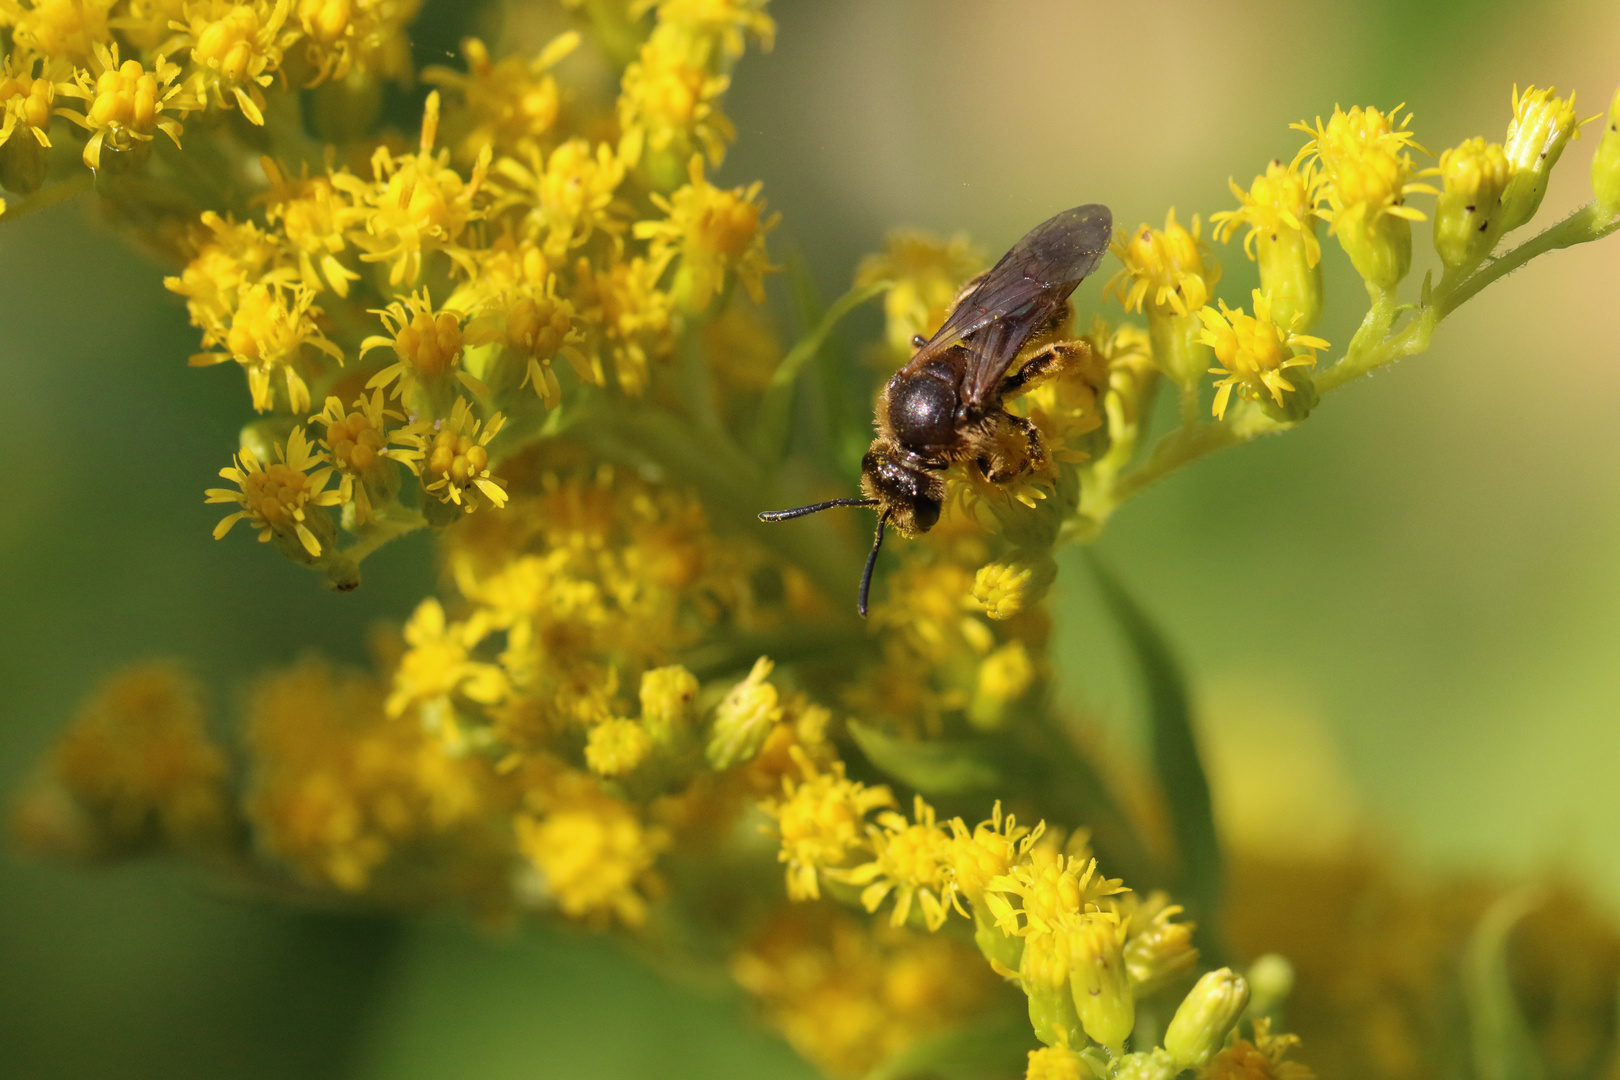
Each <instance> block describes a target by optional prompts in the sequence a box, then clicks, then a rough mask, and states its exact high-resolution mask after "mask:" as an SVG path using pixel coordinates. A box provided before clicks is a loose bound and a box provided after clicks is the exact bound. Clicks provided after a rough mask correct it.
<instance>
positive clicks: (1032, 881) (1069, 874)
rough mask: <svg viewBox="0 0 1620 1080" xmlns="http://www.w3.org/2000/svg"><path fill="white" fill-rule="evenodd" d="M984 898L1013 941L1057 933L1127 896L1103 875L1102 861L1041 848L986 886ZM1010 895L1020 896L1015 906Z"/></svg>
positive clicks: (1116, 883)
mask: <svg viewBox="0 0 1620 1080" xmlns="http://www.w3.org/2000/svg"><path fill="white" fill-rule="evenodd" d="M984 888H985V893H984V899H985V904H986V906H988V907H989V909H990V913H991V914H992V915H993V916H994V917H995V920H996V925H997V926H999V927H1001V929H1002V931H1003V932H1005V933H1007V934H1008V935H1010V936H1012V937H1028V936H1029V935H1031V934H1052V933H1056V932H1057V931H1058V930H1059V929H1060V928H1061V927H1063V926H1067V925H1069V924H1071V923H1072V922H1073V920H1074V919H1075V918H1076V917H1078V916H1080V915H1083V914H1085V913H1087V912H1094V911H1098V910H1100V908H1099V904H1100V903H1101V902H1102V901H1103V900H1104V899H1105V898H1107V897H1110V896H1113V895H1115V894H1116V893H1121V892H1124V891H1125V887H1124V885H1122V884H1121V883H1120V881H1119V879H1118V878H1106V877H1102V876H1101V875H1099V874H1098V873H1097V860H1096V859H1091V858H1080V857H1079V856H1073V855H1070V856H1065V855H1064V854H1062V853H1061V852H1059V851H1056V850H1055V849H1053V848H1052V847H1050V846H1047V845H1037V846H1033V847H1031V848H1030V849H1029V851H1028V853H1027V854H1026V855H1025V856H1024V858H1022V859H1021V860H1020V861H1019V862H1018V864H1017V865H1015V866H1013V867H1012V868H1011V869H1009V870H1008V871H1007V873H1005V874H998V875H997V876H996V877H994V878H992V879H991V880H990V882H989V883H988V884H987V885H985V887H984ZM1009 896H1014V897H1017V898H1018V900H1019V901H1020V906H1019V907H1016V908H1015V907H1013V906H1012V903H1011V901H1010V900H1008V897H1009Z"/></svg>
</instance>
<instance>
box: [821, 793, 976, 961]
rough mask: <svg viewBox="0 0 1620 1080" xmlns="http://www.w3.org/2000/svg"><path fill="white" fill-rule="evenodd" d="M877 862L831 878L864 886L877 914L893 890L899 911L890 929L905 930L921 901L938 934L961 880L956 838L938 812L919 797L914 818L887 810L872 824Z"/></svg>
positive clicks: (925, 919)
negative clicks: (956, 870)
mask: <svg viewBox="0 0 1620 1080" xmlns="http://www.w3.org/2000/svg"><path fill="white" fill-rule="evenodd" d="M867 834H868V836H869V837H870V838H871V844H872V853H873V858H872V861H871V862H868V863H864V864H862V865H860V866H857V867H855V868H853V869H851V870H845V871H840V872H835V873H832V874H830V875H829V876H833V877H836V878H837V879H838V880H839V881H847V882H849V883H850V884H851V885H863V886H865V888H863V889H862V890H861V905H862V906H863V907H865V908H866V910H867V911H876V910H877V909H878V908H879V907H881V906H882V905H883V901H884V900H885V899H886V898H887V897H888V895H889V894H890V893H891V892H893V893H894V895H895V899H894V911H893V912H892V913H891V914H890V916H889V925H890V926H904V925H905V924H906V919H907V918H908V917H909V916H910V915H911V905H912V902H913V901H915V902H916V903H917V904H918V905H919V906H920V907H921V909H922V915H923V922H924V923H925V924H926V925H927V926H928V929H929V930H938V929H939V928H940V927H941V926H942V925H944V923H945V920H946V918H947V917H949V915H950V913H951V906H952V905H953V904H955V905H957V907H958V908H960V903H959V902H958V901H957V899H956V894H957V887H956V880H955V878H954V877H953V876H952V874H951V869H952V867H953V865H954V861H955V860H954V858H953V855H954V851H953V845H952V843H951V836H950V834H949V833H948V832H947V831H946V830H945V829H942V828H941V827H940V826H939V825H938V824H936V823H935V820H934V808H933V807H932V806H929V805H928V804H927V803H925V802H923V799H922V796H921V795H918V796H917V797H916V802H915V805H914V806H913V807H912V820H911V821H907V820H906V818H905V816H904V815H902V814H898V813H895V812H893V811H885V812H884V813H881V814H879V815H878V817H877V824H876V825H869V826H867Z"/></svg>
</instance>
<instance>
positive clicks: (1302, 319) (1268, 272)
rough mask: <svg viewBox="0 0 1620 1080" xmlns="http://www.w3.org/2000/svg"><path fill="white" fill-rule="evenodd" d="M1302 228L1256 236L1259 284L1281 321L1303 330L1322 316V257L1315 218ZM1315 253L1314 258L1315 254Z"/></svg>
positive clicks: (1306, 330) (1308, 330)
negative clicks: (1305, 230)
mask: <svg viewBox="0 0 1620 1080" xmlns="http://www.w3.org/2000/svg"><path fill="white" fill-rule="evenodd" d="M1306 228H1307V229H1309V230H1311V231H1310V233H1306V232H1302V231H1301V230H1299V229H1278V230H1277V231H1276V232H1272V233H1261V234H1260V235H1259V236H1257V237H1256V239H1255V261H1256V262H1258V263H1259V266H1260V288H1261V289H1263V290H1265V293H1266V295H1267V296H1269V297H1271V308H1272V311H1273V312H1274V313H1275V314H1276V316H1277V319H1278V321H1279V322H1281V323H1282V325H1284V326H1292V327H1293V328H1294V329H1295V330H1297V331H1299V332H1300V333H1302V334H1307V333H1309V332H1310V330H1311V328H1312V327H1313V326H1315V325H1316V324H1317V322H1318V321H1320V320H1321V318H1322V259H1321V248H1320V247H1318V246H1317V240H1316V236H1315V229H1316V219H1315V218H1311V219H1310V220H1309V222H1308V223H1307V225H1306ZM1313 254H1314V256H1315V257H1314V258H1313Z"/></svg>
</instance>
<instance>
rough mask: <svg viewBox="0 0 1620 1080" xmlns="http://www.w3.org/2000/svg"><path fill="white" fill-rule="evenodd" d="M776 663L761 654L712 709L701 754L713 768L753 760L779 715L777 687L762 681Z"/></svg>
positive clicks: (730, 766)
mask: <svg viewBox="0 0 1620 1080" xmlns="http://www.w3.org/2000/svg"><path fill="white" fill-rule="evenodd" d="M775 666H776V665H775V664H773V663H771V661H770V660H769V659H768V658H766V657H763V656H762V657H760V658H759V659H758V660H757V661H755V663H754V669H753V670H752V671H750V672H749V673H748V678H746V679H744V680H743V681H742V682H740V683H738V684H737V685H736V686H733V687H732V688H731V692H730V693H728V694H727V695H726V697H725V700H724V701H722V702H720V707H719V708H718V709H716V710H715V713H714V727H713V728H712V729H711V730H710V732H709V745H708V746H707V747H706V748H705V750H704V754H705V756H707V757H708V759H709V764H710V765H713V766H714V767H715V768H716V769H730V768H734V767H736V766H738V765H743V764H746V763H748V762H750V761H752V760H753V759H754V757H755V755H757V754H758V753H759V751H760V748H761V747H762V746H764V745H765V739H766V738H767V737H768V736H769V735H770V733H771V728H772V727H773V726H775V724H776V722H777V721H778V720H780V719H781V718H782V706H781V703H780V701H779V696H778V694H777V692H776V687H774V686H772V685H771V684H770V683H768V682H766V681H765V679H766V677H767V676H768V675H770V673H771V669H772V668H773V667H775Z"/></svg>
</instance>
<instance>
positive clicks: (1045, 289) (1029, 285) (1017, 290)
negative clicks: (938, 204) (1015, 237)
mask: <svg viewBox="0 0 1620 1080" xmlns="http://www.w3.org/2000/svg"><path fill="white" fill-rule="evenodd" d="M1113 234H1114V218H1113V215H1112V214H1110V213H1109V211H1108V207H1106V206H1101V205H1099V204H1096V203H1088V204H1087V205H1085V206H1076V207H1074V208H1072V209H1069V210H1065V211H1063V212H1062V213H1061V214H1058V215H1056V216H1055V217H1052V218H1049V219H1047V220H1046V221H1043V222H1041V224H1039V225H1037V226H1035V228H1033V229H1031V230H1030V231H1029V233H1028V234H1027V235H1026V236H1025V237H1024V238H1023V239H1022V240H1020V241H1018V243H1016V244H1014V245H1013V246H1012V250H1011V251H1009V252H1007V254H1005V255H1003V256H1002V257H1001V261H1000V262H998V263H996V265H995V266H993V267H991V268H990V272H989V273H987V274H985V275H984V280H982V281H981V282H979V284H978V286H977V287H976V288H975V289H974V290H973V291H972V292H971V293H969V294H968V295H967V296H965V297H963V298H962V302H961V303H959V304H957V305H956V309H955V310H954V311H952V312H951V313H950V315H949V316H948V317H947V318H946V319H945V324H944V325H943V326H941V327H940V328H939V332H938V333H936V334H935V335H934V336H933V337H932V338H930V339H929V340H928V343H927V344H925V345H924V346H923V347H922V348H921V349H919V350H918V351H917V355H916V356H914V357H912V359H911V362H910V363H909V364H907V365H906V370H908V371H910V370H913V369H915V368H919V367H921V366H922V365H923V364H925V363H926V362H927V361H929V360H930V359H932V358H933V357H936V356H938V355H939V354H941V353H943V352H944V351H945V350H946V349H949V348H950V347H951V346H953V345H956V344H958V343H961V342H966V343H967V344H969V345H970V346H972V348H971V350H970V351H971V352H972V353H973V362H972V363H970V364H969V365H968V368H967V371H966V373H965V376H964V379H963V385H962V386H961V387H960V388H959V391H960V393H961V396H962V402H963V404H964V405H969V406H974V405H980V404H982V403H983V402H984V401H985V400H986V399H987V398H988V396H989V395H990V393H991V392H992V391H993V389H994V388H995V386H996V385H997V384H998V383H999V382H1000V381H1001V378H1002V376H1003V375H1005V374H1006V371H1007V368H1008V367H1009V366H1010V365H1011V364H1012V362H1013V359H1014V358H1015V357H1016V356H1017V355H1018V350H1019V349H1021V348H1023V346H1024V342H1025V341H1027V340H1028V339H1029V335H1030V334H1032V333H1034V332H1035V330H1036V329H1037V328H1038V327H1039V326H1040V325H1041V324H1042V323H1044V322H1045V321H1046V319H1047V318H1049V317H1050V316H1051V315H1052V313H1053V312H1055V311H1056V310H1058V308H1059V307H1061V306H1062V304H1063V302H1064V301H1065V300H1067V299H1068V298H1069V294H1070V293H1071V292H1073V291H1074V288H1075V286H1076V285H1078V284H1080V282H1081V280H1082V279H1083V278H1084V277H1085V276H1086V275H1087V274H1089V273H1091V272H1092V270H1094V269H1096V267H1097V264H1098V263H1099V262H1100V261H1102V257H1103V255H1104V254H1105V253H1106V252H1107V251H1108V244H1109V241H1111V240H1112V239H1113Z"/></svg>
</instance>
